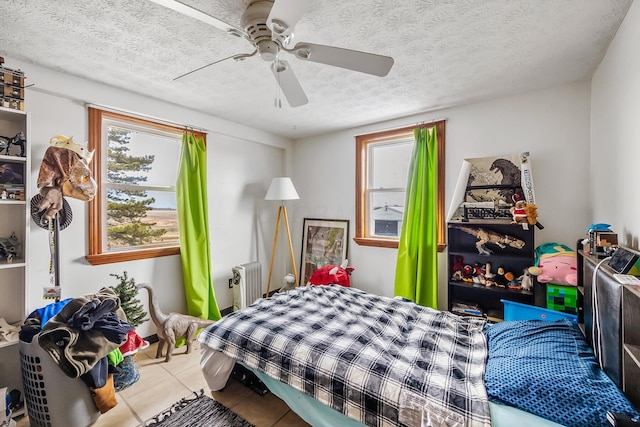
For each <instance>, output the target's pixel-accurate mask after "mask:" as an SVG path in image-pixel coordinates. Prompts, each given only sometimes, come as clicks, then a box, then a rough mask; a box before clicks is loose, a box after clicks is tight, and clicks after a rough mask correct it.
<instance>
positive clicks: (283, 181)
mask: <svg viewBox="0 0 640 427" xmlns="http://www.w3.org/2000/svg"><path fill="white" fill-rule="evenodd" d="M299 198H300V196H298V192H297V191H296V188H295V187H294V186H293V182H291V178H289V177H278V178H273V180H272V181H271V185H270V186H269V190H268V191H267V195H266V196H265V197H264V199H265V200H280V201H281V202H282V203H281V204H280V206H279V207H278V218H277V219H276V235H275V236H274V237H273V249H272V250H271V264H269V280H268V282H267V298H268V297H269V290H270V289H271V273H273V260H274V259H275V256H276V245H277V242H278V230H279V229H280V217H281V216H284V225H285V226H286V228H287V237H288V238H289V253H290V254H291V266H292V267H293V276H294V277H295V279H296V282H295V286H298V271H297V270H296V261H295V259H294V257H293V245H292V244H291V230H290V229H289V217H287V207H286V206H285V205H284V201H285V200H297V199H299Z"/></svg>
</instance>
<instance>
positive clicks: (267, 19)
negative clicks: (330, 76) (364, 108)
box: [151, 0, 393, 107]
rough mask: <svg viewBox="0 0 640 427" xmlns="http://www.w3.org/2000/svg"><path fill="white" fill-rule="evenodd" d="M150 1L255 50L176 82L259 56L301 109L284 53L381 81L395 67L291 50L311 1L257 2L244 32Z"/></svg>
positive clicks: (377, 58) (387, 61)
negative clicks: (201, 23) (223, 64)
mask: <svg viewBox="0 0 640 427" xmlns="http://www.w3.org/2000/svg"><path fill="white" fill-rule="evenodd" d="M151 1H152V2H154V3H157V4H159V5H162V6H165V7H167V8H169V9H172V10H175V11H176V12H179V13H182V14H184V15H187V16H189V17H191V18H194V19H197V20H199V21H202V22H204V23H206V24H209V25H212V26H214V27H216V28H218V29H220V30H223V31H225V32H227V33H229V34H231V35H233V36H237V37H242V38H244V39H246V40H248V41H249V42H250V43H251V44H252V45H253V47H254V51H253V52H252V53H247V54H237V55H232V56H229V57H227V58H223V59H220V60H218V61H215V62H213V63H211V64H207V65H205V66H203V67H200V68H197V69H195V70H192V71H189V72H188V73H185V74H182V75H180V76H178V77H176V78H175V79H174V80H177V79H179V78H182V77H184V76H187V75H189V74H191V73H194V72H196V71H199V70H202V69H203V68H206V67H209V66H211V65H214V64H217V63H219V62H222V61H225V60H227V59H234V60H235V61H242V60H245V59H247V58H250V57H252V56H255V55H256V54H257V55H258V56H259V57H260V58H262V59H263V60H265V61H268V62H271V71H272V72H273V75H274V76H275V78H276V81H277V83H278V85H279V86H280V89H281V90H282V93H284V95H285V97H286V98H287V101H288V102H289V105H290V106H291V107H299V106H301V105H304V104H306V103H307V102H309V100H308V99H307V95H306V94H305V93H304V90H303V89H302V86H301V85H300V82H299V81H298V79H297V78H296V76H295V74H294V73H293V69H292V68H291V65H290V64H289V62H287V61H286V60H284V59H281V57H280V56H281V55H280V54H281V53H288V54H291V55H293V56H295V57H296V58H298V59H300V60H303V61H310V62H317V63H321V64H326V65H332V66H334V67H340V68H346V69H349V70H353V71H359V72H362V73H366V74H372V75H375V76H380V77H384V76H386V75H387V74H388V73H389V70H391V67H392V66H393V58H391V57H389V56H382V55H376V54H373V53H367V52H360V51H355V50H350V49H343V48H339V47H333V46H324V45H319V44H315V43H306V42H300V43H296V44H295V46H293V47H289V44H290V43H291V42H292V38H293V30H294V28H295V25H296V24H297V23H298V21H299V20H300V18H301V17H302V15H304V14H305V12H307V10H308V9H309V6H310V5H311V1H312V0H275V1H274V0H256V1H254V2H252V3H251V4H250V5H249V6H248V7H247V9H246V10H245V12H244V13H243V15H242V18H241V19H240V24H241V26H242V28H238V27H235V26H233V25H231V24H229V23H227V22H224V21H222V20H220V19H218V18H214V17H213V16H211V15H208V14H206V13H204V12H202V11H200V10H198V9H195V8H193V7H191V6H187V5H186V4H184V3H181V2H179V1H177V0H151ZM277 102H278V101H277Z"/></svg>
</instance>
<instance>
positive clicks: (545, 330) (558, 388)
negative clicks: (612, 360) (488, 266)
mask: <svg viewBox="0 0 640 427" xmlns="http://www.w3.org/2000/svg"><path fill="white" fill-rule="evenodd" d="M485 335H486V337H487V342H488V345H489V358H488V361H487V367H486V372H485V383H486V387H487V394H488V396H489V400H490V401H492V402H495V403H501V404H505V405H510V406H514V407H516V408H519V409H522V410H524V411H527V412H530V413H532V414H535V415H538V416H540V417H543V418H546V419H549V420H551V421H554V422H556V423H559V424H563V425H565V426H567V427H573V426H608V427H610V424H609V422H608V421H607V418H606V413H607V411H612V412H620V413H626V414H629V415H637V413H636V411H635V409H634V408H633V406H632V405H631V403H629V401H628V400H627V398H626V397H625V396H624V394H622V392H621V391H620V389H618V387H617V386H616V385H615V383H614V382H613V381H612V380H611V379H610V378H609V377H608V376H607V374H606V373H605V372H604V371H603V370H601V369H600V368H599V367H598V364H597V363H596V360H595V357H594V355H593V352H592V351H591V348H590V347H589V346H588V345H587V342H586V341H585V339H584V336H583V335H582V332H581V331H580V329H579V327H578V325H576V324H574V323H572V322H570V321H568V320H559V321H555V322H549V321H541V320H524V321H512V322H503V323H496V324H494V325H488V326H487V327H486V328H485Z"/></svg>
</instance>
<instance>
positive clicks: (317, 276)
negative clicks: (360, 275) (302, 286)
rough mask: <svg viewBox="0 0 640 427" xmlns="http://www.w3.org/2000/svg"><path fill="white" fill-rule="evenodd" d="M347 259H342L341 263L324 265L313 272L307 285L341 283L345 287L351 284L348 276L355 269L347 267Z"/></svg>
mask: <svg viewBox="0 0 640 427" xmlns="http://www.w3.org/2000/svg"><path fill="white" fill-rule="evenodd" d="M348 263H349V261H348V260H346V259H345V260H344V262H343V263H342V264H341V265H325V266H324V267H320V268H319V269H317V270H316V271H314V272H313V274H312V275H311V277H310V278H309V282H308V283H307V285H341V286H344V287H346V288H348V287H350V286H351V283H350V280H349V276H350V275H351V273H352V272H353V270H355V269H354V268H353V267H347V265H348Z"/></svg>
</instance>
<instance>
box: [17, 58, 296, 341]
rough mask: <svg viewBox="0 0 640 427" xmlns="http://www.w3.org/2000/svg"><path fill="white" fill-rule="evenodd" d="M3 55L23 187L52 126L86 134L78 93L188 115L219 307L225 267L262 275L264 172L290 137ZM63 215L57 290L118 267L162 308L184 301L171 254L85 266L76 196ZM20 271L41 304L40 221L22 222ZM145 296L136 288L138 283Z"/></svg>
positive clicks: (100, 280) (182, 119)
mask: <svg viewBox="0 0 640 427" xmlns="http://www.w3.org/2000/svg"><path fill="white" fill-rule="evenodd" d="M6 62H7V63H9V64H11V66H12V67H13V68H21V69H22V70H23V71H25V74H26V76H27V79H28V80H27V81H28V83H29V84H35V86H34V87H33V88H31V89H28V90H27V94H26V109H27V111H29V112H30V114H31V133H30V135H29V140H28V147H29V149H30V152H31V155H32V170H31V180H32V181H31V182H32V183H34V185H33V188H31V192H32V193H31V194H35V191H36V188H35V182H36V178H37V174H38V171H39V168H40V162H41V161H42V156H43V155H44V152H45V151H46V148H47V146H48V144H49V139H50V138H51V137H52V136H54V135H57V134H63V135H67V136H74V137H75V139H76V141H79V142H80V141H83V140H85V141H86V139H87V134H88V124H87V112H86V107H85V103H87V102H88V103H94V104H100V105H106V106H111V107H115V108H120V109H123V110H127V111H131V112H135V113H139V114H143V115H148V116H152V117H157V118H161V119H164V120H167V121H170V122H175V123H180V124H185V125H191V126H194V127H197V128H202V129H205V130H207V131H208V137H207V161H208V191H209V218H210V233H211V236H210V240H211V253H212V272H213V280H214V287H215V293H216V296H217V300H218V304H219V306H220V308H221V309H222V308H226V307H230V306H231V305H232V301H233V296H232V291H231V290H230V289H229V288H228V279H229V278H230V277H231V268H232V267H233V266H235V265H238V264H242V263H245V262H248V261H252V260H259V261H261V262H262V265H263V276H264V277H265V280H264V282H265V284H264V289H266V275H267V273H268V272H267V269H268V262H269V257H270V255H271V242H272V241H273V233H274V224H275V214H276V211H277V209H276V208H275V206H272V204H271V203H270V202H269V203H268V202H265V201H264V200H263V199H264V195H265V193H266V190H267V187H268V185H269V183H270V182H271V178H272V177H274V176H280V175H282V174H283V173H284V172H285V171H286V170H287V166H286V161H287V158H290V154H288V153H289V151H290V148H291V141H289V140H286V139H284V138H280V137H277V136H274V135H271V134H268V133H265V132H262V131H258V130H255V129H252V128H248V127H246V126H242V125H239V124H236V123H232V122H229V121H225V120H222V119H219V118H216V117H213V116H208V115H206V114H202V113H197V112H194V111H191V110H188V109H186V108H180V107H176V106H174V105H171V104H167V103H164V102H162V101H158V100H155V99H151V98H146V97H142V96H138V95H135V94H132V93H128V92H126V91H122V90H119V89H115V88H112V87H108V86H104V85H101V84H97V83H95V82H91V81H87V80H83V79H79V78H74V77H70V76H67V75H63V74H61V73H57V72H54V71H51V70H46V69H43V68H40V67H37V66H34V65H31V64H28V63H22V62H20V61H17V60H13V59H10V58H7V59H6ZM68 201H69V204H70V205H71V208H72V210H73V222H72V223H71V225H70V226H69V227H68V228H67V229H65V230H63V231H62V232H61V233H60V245H59V246H60V247H59V249H60V251H59V253H60V266H61V268H60V277H61V285H62V296H63V298H67V297H76V296H81V295H85V294H87V293H92V292H96V291H97V290H99V289H100V287H102V286H107V285H115V284H116V283H117V282H116V281H115V278H113V277H111V276H110V275H109V274H110V273H118V274H122V272H123V271H125V270H126V271H127V272H128V273H129V276H130V277H133V278H135V280H136V282H138V283H140V282H148V283H151V284H152V285H153V286H154V288H155V289H156V290H157V292H156V294H157V296H158V299H159V303H160V307H161V308H162V309H163V311H165V312H167V313H168V312H171V311H176V312H185V311H186V302H185V296H184V290H183V282H182V267H181V264H180V258H179V256H169V257H162V258H156V259H148V260H141V261H129V262H124V263H117V264H107V265H100V266H92V265H90V264H89V263H88V262H87V261H86V260H85V258H84V257H85V255H86V254H87V244H88V237H87V228H88V227H87V207H86V204H85V203H83V202H80V201H78V200H74V199H68ZM31 231H32V232H31V237H30V257H31V259H30V260H31V263H30V268H29V272H30V280H29V282H30V283H29V292H28V297H27V298H28V306H29V308H30V309H34V308H37V307H41V306H43V305H45V304H47V303H48V302H49V301H45V300H43V299H42V298H41V296H42V287H43V286H47V285H48V283H49V276H48V266H49V246H48V234H47V231H46V230H43V229H41V228H39V227H37V226H36V225H35V224H32V226H31ZM276 268H277V270H276V271H275V272H274V277H277V278H278V277H279V278H282V277H283V276H284V274H285V271H284V270H285V267H284V265H276ZM141 299H143V300H144V303H145V305H146V293H141ZM139 333H140V334H141V335H143V336H147V335H151V334H153V333H155V328H154V327H153V324H152V323H151V322H147V323H145V324H143V325H141V326H140V327H139Z"/></svg>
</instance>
